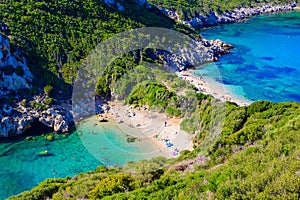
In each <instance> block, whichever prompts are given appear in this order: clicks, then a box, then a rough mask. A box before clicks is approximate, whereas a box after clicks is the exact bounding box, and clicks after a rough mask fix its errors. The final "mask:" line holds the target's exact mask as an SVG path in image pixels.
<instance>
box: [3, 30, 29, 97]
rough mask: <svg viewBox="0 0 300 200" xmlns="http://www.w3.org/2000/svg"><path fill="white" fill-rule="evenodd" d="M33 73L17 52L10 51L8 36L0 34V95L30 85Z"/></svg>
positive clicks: (27, 87)
mask: <svg viewBox="0 0 300 200" xmlns="http://www.w3.org/2000/svg"><path fill="white" fill-rule="evenodd" d="M32 78H33V75H32V73H31V72H30V71H29V68H28V67H27V66H26V60H25V58H24V57H21V56H20V54H19V52H14V53H11V49H10V42H9V39H8V37H6V36H4V35H2V34H0V97H3V96H5V95H7V94H9V93H10V92H17V91H18V90H19V89H29V88H30V87H31V82H32Z"/></svg>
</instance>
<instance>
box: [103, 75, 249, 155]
mask: <svg viewBox="0 0 300 200" xmlns="http://www.w3.org/2000/svg"><path fill="white" fill-rule="evenodd" d="M176 74H177V76H179V77H180V78H181V79H183V80H185V81H188V82H190V83H191V84H193V85H194V86H195V87H196V88H197V89H198V91H199V92H202V93H204V94H210V95H212V96H213V97H215V98H218V99H220V100H222V101H224V102H225V101H231V102H234V103H236V104H237V105H239V106H246V105H249V104H250V103H251V102H250V101H247V100H246V99H245V100H242V99H240V98H237V97H234V96H233V95H232V94H230V92H229V91H226V89H225V88H224V86H223V85H222V84H220V83H219V84H218V83H215V82H213V81H209V80H207V79H205V78H203V77H201V78H199V77H197V76H196V75H195V74H194V73H193V72H192V71H184V72H176ZM108 105H109V107H110V110H109V111H108V112H107V113H105V114H101V115H99V119H108V120H114V121H115V122H117V124H118V126H119V128H120V129H123V132H125V133H126V134H128V135H130V136H131V137H133V138H138V139H141V140H150V141H151V142H152V143H153V144H154V145H155V146H156V148H157V150H158V152H159V154H160V155H164V156H166V157H168V158H174V157H177V156H178V155H179V152H180V151H183V150H193V143H192V141H193V137H194V135H192V134H188V133H186V132H185V131H182V130H180V123H181V121H182V119H181V118H170V117H168V116H167V115H166V114H163V113H158V112H153V111H151V110H149V109H148V108H147V107H146V106H144V107H141V108H133V107H132V106H130V105H122V103H121V102H120V101H111V102H109V103H108ZM103 123H105V122H103ZM130 129H131V130H130ZM133 129H134V131H133ZM136 133H137V134H136Z"/></svg>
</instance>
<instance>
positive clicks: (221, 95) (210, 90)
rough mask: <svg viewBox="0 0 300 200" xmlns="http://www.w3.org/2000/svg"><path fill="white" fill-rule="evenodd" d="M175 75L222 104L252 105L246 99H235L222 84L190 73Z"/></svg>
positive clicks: (184, 72) (177, 73)
mask: <svg viewBox="0 0 300 200" xmlns="http://www.w3.org/2000/svg"><path fill="white" fill-rule="evenodd" d="M176 75H177V76H178V77H180V78H182V79H184V80H185V81H188V82H189V83H191V84H192V85H194V86H195V87H196V88H197V90H198V91H199V92H201V93H203V94H206V95H211V96H213V97H214V98H217V99H220V100H221V101H222V102H225V101H230V102H233V103H236V104H237V105H238V106H248V105H250V104H251V103H253V102H252V101H250V100H247V99H246V98H245V99H242V98H240V97H237V96H236V95H234V94H233V92H231V91H228V90H226V88H225V87H224V85H223V84H221V83H217V82H215V83H213V81H208V80H207V79H206V78H199V77H197V76H196V75H195V74H194V73H192V72H191V71H182V72H176Z"/></svg>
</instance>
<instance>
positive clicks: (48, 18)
mask: <svg viewBox="0 0 300 200" xmlns="http://www.w3.org/2000/svg"><path fill="white" fill-rule="evenodd" d="M121 4H122V5H123V6H124V7H125V11H118V10H117V9H116V8H111V7H109V6H108V5H106V4H105V3H104V1H95V0H84V1H81V0H74V1H68V0H62V1H37V2H32V1H30V2H29V1H25V0H20V1H9V0H4V1H1V2H0V10H1V12H0V20H1V22H4V23H6V24H8V25H9V33H8V34H9V35H10V38H11V43H12V47H13V48H14V49H19V50H20V49H21V50H23V53H24V54H25V57H26V58H27V61H28V65H29V67H30V68H31V71H32V72H33V73H34V75H36V77H38V79H39V80H38V81H34V83H35V84H38V85H39V86H40V87H43V86H45V85H47V84H48V85H49V84H50V85H52V86H54V88H55V89H56V90H57V89H65V90H66V89H69V87H67V85H66V84H65V82H66V83H73V81H74V80H75V77H76V73H77V70H78V69H79V67H80V65H81V63H82V62H83V61H84V59H85V58H86V56H87V55H88V54H89V53H90V52H91V51H92V50H93V49H94V48H95V47H96V45H97V44H99V43H100V42H101V41H104V40H106V39H107V38H109V37H110V36H112V35H113V34H115V33H120V32H122V31H125V30H130V29H134V28H138V27H145V26H149V27H164V28H173V29H175V30H179V31H182V32H184V33H187V34H189V35H193V36H194V37H196V38H200V36H199V34H197V33H196V32H194V31H193V30H191V29H189V28H187V27H186V26H182V25H177V24H176V23H175V22H174V21H172V20H171V19H169V18H167V17H165V16H164V15H162V14H161V12H160V11H159V10H158V9H157V8H155V7H153V8H152V9H150V10H146V9H145V8H142V7H140V6H138V5H137V4H136V3H135V1H134V0H129V1H122V2H121ZM131 57H133V55H131ZM122 65H125V63H121V65H118V66H119V67H123V66H122ZM115 66H116V65H115ZM115 70H117V69H115ZM117 71H118V70H117ZM5 73H12V71H11V69H10V68H8V69H7V72H5ZM17 73H21V72H19V70H17Z"/></svg>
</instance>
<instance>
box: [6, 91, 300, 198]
mask: <svg viewBox="0 0 300 200" xmlns="http://www.w3.org/2000/svg"><path fill="white" fill-rule="evenodd" d="M200 96H202V95H200ZM205 98H206V97H205ZM199 115H200V116H201V115H202V114H201V113H199ZM299 122H300V105H299V104H297V103H270V102H267V101H258V102H256V103H253V104H252V105H250V106H247V107H237V106H235V105H234V104H231V103H230V104H226V119H225V123H224V126H223V129H222V131H221V135H220V137H219V138H218V140H217V142H216V143H214V144H213V146H211V147H210V150H209V151H208V153H207V154H206V157H209V158H210V159H209V160H207V161H206V163H205V164H204V165H203V164H196V163H195V164H193V166H194V169H195V170H185V171H184V168H180V167H177V168H176V167H174V166H176V165H177V166H178V165H179V166H180V163H183V162H186V161H188V160H190V159H193V158H195V157H197V156H198V153H197V152H201V137H200V139H199V137H196V138H198V139H199V140H198V139H196V140H198V141H196V142H198V143H199V144H198V147H197V148H196V149H195V150H194V151H193V152H189V151H185V152H181V156H180V157H179V158H178V159H176V160H174V159H173V160H166V159H165V158H160V157H158V158H155V159H152V160H150V161H140V162H137V163H133V162H130V163H128V165H126V166H124V167H123V168H122V169H117V168H112V169H107V168H105V167H103V166H100V167H98V168H97V169H96V170H95V171H94V172H88V173H82V174H79V175H78V176H75V177H73V178H72V179H70V178H65V179H48V180H46V181H44V182H43V183H41V184H40V185H38V186H37V187H35V188H33V189H32V190H31V191H27V192H24V193H21V194H19V195H17V196H14V197H12V198H11V199H40V198H41V197H42V198H45V197H51V198H53V199H76V198H90V199H102V198H103V199H209V198H211V199H214V198H217V199H227V198H229V199H299V197H300V190H299V188H300V149H299V147H300V137H299V132H300V123H299ZM182 166H183V165H182Z"/></svg>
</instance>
